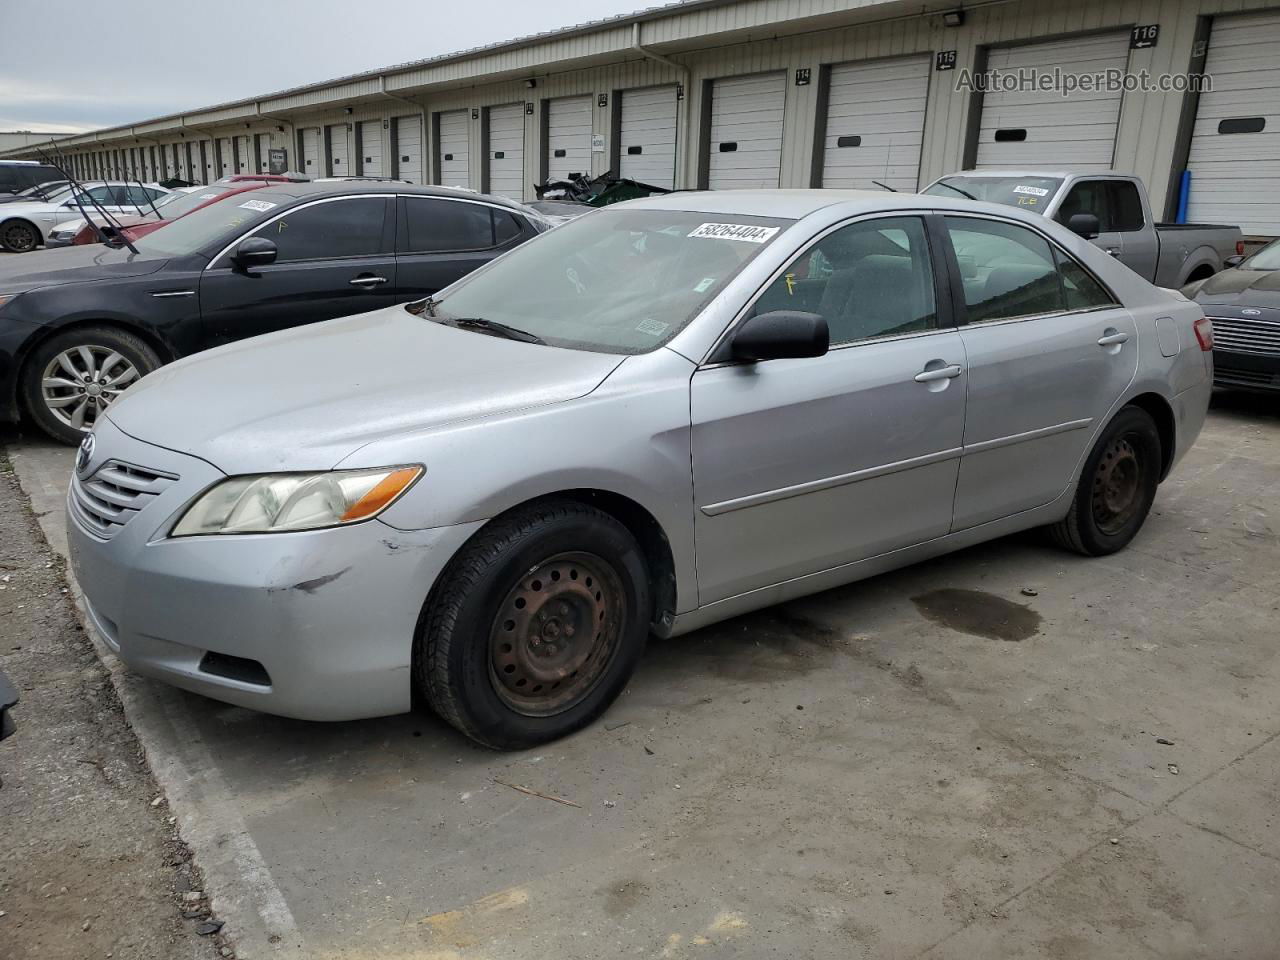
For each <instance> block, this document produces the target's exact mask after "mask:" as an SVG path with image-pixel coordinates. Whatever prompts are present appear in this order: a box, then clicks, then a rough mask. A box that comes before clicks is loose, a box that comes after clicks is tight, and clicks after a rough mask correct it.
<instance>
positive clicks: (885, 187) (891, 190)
mask: <svg viewBox="0 0 1280 960" xmlns="http://www.w3.org/2000/svg"><path fill="white" fill-rule="evenodd" d="M871 182H872V183H874V184H875V185H876V186H877V187H881V188H883V189H885V190H888V191H889V192H890V193H897V192H898V191H897V190H895V189H893V187H891V186H889V185H888V184H887V183H881V182H880V181H879V180H872V181H871Z"/></svg>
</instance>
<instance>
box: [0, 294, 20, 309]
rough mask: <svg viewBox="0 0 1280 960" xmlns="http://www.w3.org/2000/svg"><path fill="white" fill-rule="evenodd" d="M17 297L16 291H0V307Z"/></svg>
mask: <svg viewBox="0 0 1280 960" xmlns="http://www.w3.org/2000/svg"><path fill="white" fill-rule="evenodd" d="M17 297H18V294H16V293H0V307H3V306H4V305H5V304H6V303H8V302H9V301H11V300H14V299H16V298H17Z"/></svg>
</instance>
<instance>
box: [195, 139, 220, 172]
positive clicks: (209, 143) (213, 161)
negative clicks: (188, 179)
mask: <svg viewBox="0 0 1280 960" xmlns="http://www.w3.org/2000/svg"><path fill="white" fill-rule="evenodd" d="M200 149H201V150H202V151H204V153H203V157H204V160H203V163H204V182H205V183H213V181H215V180H217V179H218V177H220V176H221V174H220V173H218V160H217V154H216V153H215V152H214V144H213V140H201V141H200Z"/></svg>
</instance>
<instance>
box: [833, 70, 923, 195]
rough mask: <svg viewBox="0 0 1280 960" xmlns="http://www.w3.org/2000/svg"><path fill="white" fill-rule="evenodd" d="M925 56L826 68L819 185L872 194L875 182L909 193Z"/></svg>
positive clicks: (916, 158) (916, 164) (914, 176)
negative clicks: (826, 93)
mask: <svg viewBox="0 0 1280 960" xmlns="http://www.w3.org/2000/svg"><path fill="white" fill-rule="evenodd" d="M932 66H933V64H932V61H931V60H930V58H929V57H900V58H895V59H893V60H875V61H871V62H869V63H842V64H838V65H836V66H834V67H832V68H831V77H830V84H829V86H828V88H827V89H828V96H827V127H826V144H825V147H824V149H823V158H822V185H823V186H824V187H833V188H840V189H846V190H847V189H854V190H874V189H876V185H875V184H874V183H872V181H873V180H878V181H880V182H881V183H883V184H886V185H887V186H890V187H893V189H895V190H902V191H904V192H906V193H915V192H916V190H917V188H918V187H919V183H918V182H917V181H918V180H919V178H920V147H921V144H922V143H923V142H924V112H925V104H926V103H927V102H928V99H929V74H930V72H931V70H932Z"/></svg>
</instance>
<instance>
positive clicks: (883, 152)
mask: <svg viewBox="0 0 1280 960" xmlns="http://www.w3.org/2000/svg"><path fill="white" fill-rule="evenodd" d="M1278 41H1280V0H1076V2H1071V3H1067V2H1065V0H985V2H978V3H966V4H961V3H960V2H958V0H949V2H937V0H912V2H907V0H686V2H682V3H674V4H670V5H668V6H665V7H656V8H651V9H648V10H645V11H643V12H640V13H637V14H635V15H632V16H624V17H616V18H613V19H609V20H602V21H599V22H595V23H588V24H582V25H580V26H575V27H569V28H566V29H563V30H558V31H553V32H550V33H546V34H540V35H538V36H534V37H528V38H524V39H519V40H512V41H508V42H503V43H497V44H494V45H492V46H489V47H484V48H480V49H476V50H470V51H467V52H465V53H459V54H452V55H447V56H440V57H434V58H431V59H428V60H422V61H419V62H416V63H410V64H405V65H401V66H398V67H395V68H388V69H387V70H383V71H374V72H371V73H366V74H360V75H356V76H351V77H343V78H340V79H337V80H332V81H328V82H324V83H317V84H314V85H311V86H307V87H301V88H297V89H292V90H286V91H283V92H279V93H273V94H264V95H262V96H260V97H258V98H255V99H250V100H242V101H236V102H233V103H226V104H221V105H218V106H214V107H209V108H207V109H204V110H197V111H192V112H190V113H186V114H180V115H174V116H168V117H161V118H157V119H154V120H147V121H140V122H138V123H136V124H133V125H127V126H122V127H113V128H110V129H105V130H99V131H95V132H93V133H88V134H83V135H77V136H72V137H66V138H62V139H60V140H59V141H58V143H57V146H58V149H59V150H60V151H62V152H63V153H64V155H69V156H70V157H71V158H72V159H73V162H74V164H75V166H76V169H77V170H78V171H79V172H80V173H81V174H82V175H85V176H89V175H105V174H108V173H115V172H120V171H125V170H129V171H132V172H134V173H136V174H138V175H154V176H159V175H172V174H173V173H175V172H176V173H177V175H178V176H183V177H194V178H196V179H206V178H208V179H213V178H215V177H217V176H219V175H222V174H226V173H230V172H235V171H240V172H245V171H248V170H251V169H252V170H258V171H265V170H266V169H267V167H268V165H269V163H270V157H271V151H273V150H274V151H277V156H279V153H278V152H279V151H283V152H284V157H285V161H286V164H287V167H288V168H289V169H293V170H301V171H303V172H305V173H307V174H310V175H312V176H322V175H325V174H330V173H331V174H334V175H339V176H341V175H355V174H364V175H367V176H397V177H402V178H404V179H408V180H412V181H415V182H417V181H421V180H423V179H427V180H429V181H431V182H433V183H443V184H446V185H453V186H463V187H469V188H476V189H479V188H484V189H488V190H491V191H494V192H497V193H502V194H504V195H507V196H512V197H523V198H526V199H530V198H532V197H533V195H534V190H533V186H534V184H535V183H538V182H540V181H541V180H543V179H544V178H546V177H563V176H566V175H568V174H571V173H577V172H581V173H586V174H599V173H603V172H605V171H606V170H610V169H612V170H615V171H618V172H620V173H621V174H622V175H625V176H630V177H634V178H636V179H640V180H644V181H646V182H651V183H655V184H657V185H659V186H665V187H675V188H696V187H708V188H711V189H733V188H742V187H758V186H775V185H781V186H784V187H812V186H822V187H828V188H849V187H859V188H873V189H874V188H875V186H874V184H875V182H879V183H882V184H885V185H887V186H889V187H892V188H894V189H898V190H912V189H917V188H919V187H921V186H923V185H925V184H927V183H929V182H930V181H932V180H933V179H935V178H936V177H938V176H941V175H942V174H945V173H947V172H950V171H953V170H958V169H963V168H992V167H1005V166H1046V165H1050V166H1055V167H1062V166H1068V167H1074V168H1079V169H1086V170H1101V169H1107V168H1115V169H1119V170H1122V171H1126V172H1133V173H1137V174H1139V175H1140V176H1142V177H1143V178H1144V179H1145V180H1146V181H1147V184H1148V187H1149V188H1150V191H1151V194H1152V196H1153V197H1154V198H1156V203H1157V206H1162V207H1163V208H1164V209H1163V210H1159V211H1158V213H1160V214H1163V215H1164V216H1166V217H1171V216H1172V215H1173V213H1174V211H1175V210H1176V209H1177V206H1178V201H1179V196H1180V193H1179V191H1180V184H1181V182H1182V180H1183V173H1184V171H1189V172H1190V175H1191V181H1190V182H1191V187H1190V192H1189V195H1188V199H1189V212H1190V216H1191V217H1192V218H1194V219H1205V220H1213V221H1222V222H1228V223H1239V224H1240V225H1241V226H1243V227H1244V229H1245V231H1246V233H1249V234H1252V235H1255V236H1274V235H1280V65H1277V63H1278V62H1277V61H1276V60H1275V58H1274V51H1275V49H1276V47H1277V42H1278ZM1029 68H1034V69H1035V70H1036V71H1038V72H1039V73H1040V74H1041V75H1043V74H1049V73H1052V72H1053V71H1055V70H1057V71H1060V73H1061V74H1063V75H1067V76H1079V75H1082V74H1092V73H1095V72H1104V73H1105V72H1106V71H1113V72H1114V74H1115V76H1117V77H1126V76H1127V77H1129V78H1130V84H1131V85H1130V86H1126V87H1123V88H1118V87H1112V88H1108V89H1097V90H1091V91H1088V92H1082V91H1077V92H1076V93H1075V94H1074V95H1072V96H1068V97H1064V96H1061V95H1060V93H1059V92H1058V91H1057V90H1044V89H1025V88H1024V89H1004V88H999V89H997V88H990V89H987V90H985V92H984V91H983V90H982V89H979V88H976V87H975V85H974V84H973V83H972V79H973V77H974V76H975V75H986V76H990V75H991V73H992V72H1000V73H1004V74H1017V73H1018V71H1021V70H1026V69H1029ZM1201 73H1203V74H1205V75H1207V76H1208V77H1209V78H1210V80H1211V81H1212V89H1211V90H1208V91H1206V92H1204V93H1197V92H1195V91H1194V90H1188V89H1186V85H1185V80H1186V77H1187V76H1188V75H1197V74H1201ZM1143 74H1145V75H1146V76H1147V77H1148V80H1149V84H1148V86H1146V87H1143V86H1139V85H1138V83H1137V82H1136V78H1138V77H1140V75H1143ZM1162 75H1173V76H1177V77H1180V78H1181V79H1182V81H1183V84H1182V86H1175V87H1173V88H1166V89H1161V88H1159V86H1158V84H1159V78H1160V77H1161V76H1162ZM965 78H968V79H969V81H970V82H969V83H968V85H966V84H965V83H963V82H962V81H964V80H965ZM152 147H156V148H158V152H157V154H156V159H155V161H154V164H155V166H154V168H153V167H152V166H151V164H152V163H153V161H152V160H151V156H152V155H151V152H150V148H152ZM35 152H36V151H35V149H34V148H33V147H32V146H23V147H18V148H16V149H12V150H10V151H8V152H7V153H5V154H4V155H5V156H10V157H32V156H34V155H35ZM153 170H154V172H153Z"/></svg>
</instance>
